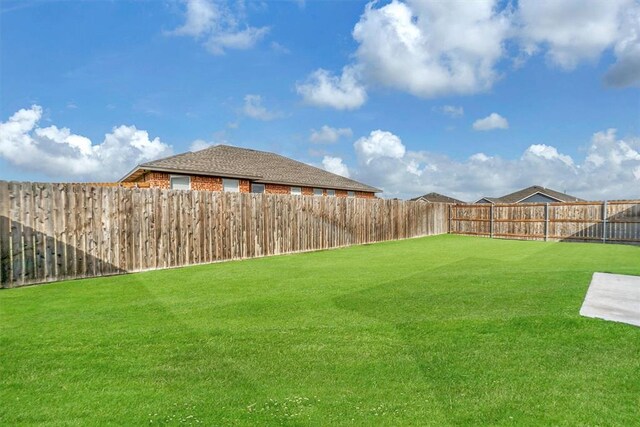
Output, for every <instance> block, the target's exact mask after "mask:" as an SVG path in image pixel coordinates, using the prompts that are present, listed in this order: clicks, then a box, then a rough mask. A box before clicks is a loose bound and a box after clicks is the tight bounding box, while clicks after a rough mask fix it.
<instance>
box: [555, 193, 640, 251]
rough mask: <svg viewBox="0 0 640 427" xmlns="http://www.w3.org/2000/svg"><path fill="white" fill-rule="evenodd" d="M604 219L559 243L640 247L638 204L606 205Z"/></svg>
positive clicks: (639, 209)
mask: <svg viewBox="0 0 640 427" xmlns="http://www.w3.org/2000/svg"><path fill="white" fill-rule="evenodd" d="M604 209H606V213H605V215H604V219H602V218H601V219H600V220H599V221H598V222H597V223H596V224H590V225H586V226H584V227H583V228H582V229H581V230H578V231H576V232H575V233H573V234H571V235H570V236H567V237H564V238H562V239H560V241H571V242H575V241H584V242H601V243H619V244H629V245H640V202H628V203H624V204H622V203H613V204H606V205H605V207H604V208H603V212H604Z"/></svg>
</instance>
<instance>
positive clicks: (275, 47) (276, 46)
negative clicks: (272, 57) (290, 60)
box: [269, 42, 291, 55]
mask: <svg viewBox="0 0 640 427" xmlns="http://www.w3.org/2000/svg"><path fill="white" fill-rule="evenodd" d="M269 47H270V48H271V50H272V51H274V52H276V53H279V54H282V55H288V54H290V53H291V51H290V50H289V49H288V48H287V47H286V46H283V45H282V44H280V43H278V42H271V43H270V44H269Z"/></svg>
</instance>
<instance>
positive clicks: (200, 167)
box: [120, 145, 382, 193]
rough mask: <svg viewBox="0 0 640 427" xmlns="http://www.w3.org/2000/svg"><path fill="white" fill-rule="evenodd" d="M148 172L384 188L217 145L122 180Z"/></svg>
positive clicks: (146, 165) (138, 169) (343, 187)
mask: <svg viewBox="0 0 640 427" xmlns="http://www.w3.org/2000/svg"><path fill="white" fill-rule="evenodd" d="M146 171H157V172H169V173H176V174H193V175H208V176H221V177H227V178H241V179H248V180H251V181H253V182H257V183H270V184H283V185H293V186H301V187H321V188H330V189H338V190H350V191H365V192H372V193H379V192H381V191H382V190H380V189H378V188H375V187H371V186H369V185H366V184H362V183H360V182H357V181H354V180H352V179H349V178H345V177H343V176H340V175H336V174H334V173H331V172H327V171H325V170H323V169H319V168H316V167H314V166H310V165H307V164H305V163H302V162H298V161H296V160H293V159H290V158H288V157H284V156H281V155H279V154H275V153H269V152H266V151H258V150H250V149H247V148H239V147H232V146H229V145H216V146H214V147H210V148H206V149H204V150H200V151H196V152H189V153H183V154H178V155H175V156H171V157H165V158H164V159H159V160H154V161H151V162H147V163H142V164H140V165H138V166H137V167H136V168H135V169H134V170H133V171H131V172H129V174H127V176H125V177H124V178H122V179H121V180H120V181H121V182H128V181H135V180H136V179H137V178H138V177H140V176H141V175H142V174H144V173H145V172H146Z"/></svg>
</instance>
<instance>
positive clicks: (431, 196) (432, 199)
mask: <svg viewBox="0 0 640 427" xmlns="http://www.w3.org/2000/svg"><path fill="white" fill-rule="evenodd" d="M411 201H413V202H418V201H424V202H429V203H455V204H464V203H466V202H463V201H462V200H458V199H454V198H453V197H449V196H445V195H443V194H440V193H428V194H425V195H423V196H419V197H416V198H413V199H411Z"/></svg>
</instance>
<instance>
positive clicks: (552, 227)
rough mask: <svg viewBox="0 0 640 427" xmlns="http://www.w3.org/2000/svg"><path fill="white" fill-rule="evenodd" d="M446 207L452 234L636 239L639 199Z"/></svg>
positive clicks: (639, 233)
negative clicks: (448, 212) (448, 211)
mask: <svg viewBox="0 0 640 427" xmlns="http://www.w3.org/2000/svg"><path fill="white" fill-rule="evenodd" d="M449 209H450V219H449V232H450V233H453V234H468V235H474V236H488V237H499V238H505V239H526V240H578V241H587V242H603V243H606V242H611V243H640V201H615V202H612V201H610V202H606V201H605V202H571V203H550V204H495V205H492V204H475V205H452V206H451V207H450V208H449Z"/></svg>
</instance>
